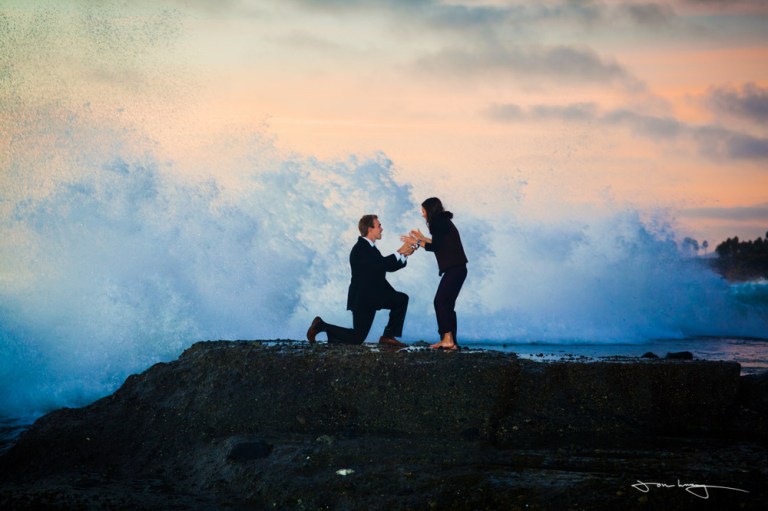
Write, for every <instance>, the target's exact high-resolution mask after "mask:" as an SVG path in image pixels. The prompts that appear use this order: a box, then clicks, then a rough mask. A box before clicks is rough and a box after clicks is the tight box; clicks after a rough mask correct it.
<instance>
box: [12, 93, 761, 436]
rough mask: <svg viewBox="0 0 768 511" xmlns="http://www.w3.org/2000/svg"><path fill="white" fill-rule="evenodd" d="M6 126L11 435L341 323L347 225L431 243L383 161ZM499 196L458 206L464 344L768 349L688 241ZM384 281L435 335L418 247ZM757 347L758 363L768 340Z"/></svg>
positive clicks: (638, 215)
mask: <svg viewBox="0 0 768 511" xmlns="http://www.w3.org/2000/svg"><path fill="white" fill-rule="evenodd" d="M11 128H12V129H11V133H10V136H11V142H10V151H9V152H8V153H7V154H8V155H9V158H8V163H7V166H6V167H5V168H3V169H2V170H3V174H2V176H0V178H1V179H2V187H0V416H3V417H6V418H13V420H19V419H20V420H21V421H22V422H28V421H29V420H30V419H33V418H35V417H38V416H40V415H41V414H43V413H46V412H47V411H50V410H52V409H55V408H58V407H62V406H82V405H84V404H87V403H89V402H92V401H93V400H95V399H97V398H99V397H102V396H104V395H107V394H109V393H111V392H112V391H114V390H115V389H116V388H117V387H118V386H119V385H120V384H122V382H123V381H124V380H125V378H126V377H127V376H128V375H130V374H132V373H136V372H140V371H143V370H145V369H146V368H147V367H149V366H150V365H152V364H154V363H156V362H158V361H167V360H172V359H174V358H176V357H177V356H178V355H179V354H180V353H181V352H182V351H183V350H184V349H185V348H186V347H188V346H189V345H191V344H192V343H194V342H196V341H198V340H206V339H277V338H292V339H302V338H303V337H304V333H305V331H306V328H307V326H308V324H309V321H310V320H311V318H312V317H314V316H315V315H321V316H323V318H324V319H326V320H327V321H332V322H337V323H342V324H345V323H346V324H350V323H351V316H350V314H349V313H348V312H347V311H345V300H346V289H347V286H348V283H349V267H348V253H349V249H350V247H351V246H352V245H353V244H354V242H355V241H356V237H357V232H356V224H357V220H358V219H359V217H360V216H361V215H363V214H365V213H377V214H378V215H379V216H380V219H381V220H382V223H383V225H384V239H382V241H381V242H380V246H381V249H382V251H383V252H385V253H386V252H387V251H392V250H394V249H395V248H396V247H397V246H398V245H399V241H398V236H399V234H401V233H404V232H407V231H408V230H409V229H411V228H413V227H422V228H424V226H423V220H422V219H421V217H420V212H419V206H418V204H419V203H420V201H421V200H422V199H423V197H416V196H415V195H414V192H413V186H412V185H411V184H410V183H409V182H407V180H406V179H405V178H403V177H402V176H401V175H400V174H399V173H398V172H397V171H396V164H395V163H394V162H392V161H390V159H389V158H388V157H387V156H386V155H385V154H373V155H368V156H350V157H349V158H347V159H344V160H327V161H326V160H322V159H318V158H314V157H312V156H307V155H297V154H284V153H282V152H280V151H278V150H276V149H275V147H274V145H273V144H272V142H271V140H270V139H269V137H268V136H265V135H264V134H263V133H250V134H247V135H246V136H244V135H243V134H242V133H240V134H237V135H234V134H233V135H232V136H231V137H227V136H225V135H226V134H223V135H222V140H223V141H222V142H219V143H215V144H211V145H210V147H207V148H206V151H205V154H206V157H205V158H200V159H173V158H170V157H169V156H168V155H169V154H170V153H171V152H169V151H168V150H167V148H163V147H161V146H159V145H158V144H157V143H156V142H154V141H153V140H152V139H151V137H148V136H147V135H146V133H143V132H142V131H141V130H139V129H137V128H136V126H134V125H131V124H130V123H118V122H115V121H114V119H110V120H109V121H105V120H104V119H102V118H101V117H99V116H96V115H94V114H92V113H91V112H90V111H89V110H88V108H85V107H84V108H83V109H82V110H77V111H69V110H64V109H62V108H60V107H58V106H52V107H50V108H47V109H46V108H43V109H39V110H35V111H27V112H26V113H25V117H24V118H23V122H17V123H14V124H13V125H12V127H11ZM454 193H455V196H456V197H460V190H455V191H454ZM509 196H510V197H513V198H512V199H505V200H507V201H508V202H502V203H497V204H494V205H493V207H492V208H489V207H488V205H486V204H477V205H475V206H473V205H472V200H458V199H457V200H456V201H455V202H456V203H458V204H461V205H464V206H463V207H462V208H453V209H454V213H455V214H456V218H455V221H456V224H457V226H458V227H459V229H460V231H461V234H462V238H463V240H464V244H465V247H466V251H467V253H468V256H469V259H470V264H469V277H468V279H467V281H466V284H465V288H464V290H463V291H462V295H461V297H460V301H459V304H458V313H459V317H460V326H459V337H460V339H461V340H462V342H463V343H465V344H466V343H469V344H471V343H477V344H478V345H485V346H491V347H497V348H499V349H504V348H503V347H504V346H505V345H507V346H517V347H520V349H521V352H522V351H524V349H523V347H525V346H529V347H532V348H525V349H531V350H533V351H537V350H539V349H540V346H556V347H557V348H556V349H558V350H559V349H563V350H565V351H570V352H574V350H577V349H581V350H587V346H592V347H593V348H589V349H594V350H595V352H600V351H601V350H604V352H605V353H608V352H616V351H617V350H626V349H629V348H626V347H633V349H634V347H637V348H638V350H639V351H643V350H645V351H649V350H651V349H650V348H649V349H646V348H645V347H643V348H640V346H643V345H644V344H647V343H649V342H651V341H652V340H654V339H667V341H653V342H660V343H662V344H663V346H662V345H659V348H657V349H658V351H660V352H665V351H673V350H672V349H671V348H669V349H668V348H667V346H672V345H673V344H674V343H675V342H677V341H676V340H685V341H682V342H698V341H688V340H690V339H701V338H702V336H705V337H708V338H718V339H744V338H753V339H758V340H759V339H765V338H766V337H768V327H767V325H768V283H766V282H765V281H761V282H752V283H745V284H732V283H728V282H726V281H725V280H723V279H722V278H721V277H719V276H718V275H716V274H715V273H713V272H712V271H711V270H710V269H709V268H708V266H707V265H706V264H704V263H703V261H702V260H701V259H699V258H694V257H691V256H690V254H686V253H685V252H684V250H682V249H681V248H680V246H679V236H678V235H677V234H676V233H675V231H674V229H673V227H671V225H673V224H671V223H669V222H667V221H665V216H664V214H662V213H661V212H653V211H650V212H649V211H638V210H634V209H632V208H630V207H623V206H615V207H613V208H611V209H610V210H608V211H607V212H602V213H600V214H590V213H579V212H573V214H570V215H568V218H563V219H561V220H559V221H550V222H548V223H542V222H536V221H530V220H527V219H526V218H525V216H524V215H521V214H520V211H521V209H520V207H519V206H520V204H519V201H520V200H523V199H514V197H515V194H510V195H509ZM489 211H492V212H489ZM499 211H502V212H503V214H502V215H499ZM390 281H391V282H392V283H393V284H394V286H395V287H396V288H398V289H401V290H403V291H405V292H406V293H408V294H409V295H410V297H411V301H410V307H409V314H408V318H407V321H406V325H405V332H404V340H406V341H413V340H418V339H425V340H435V339H436V337H437V333H436V324H435V320H434V312H433V310H432V297H433V294H434V289H435V288H436V286H437V283H438V275H437V268H436V264H435V261H434V257H433V256H432V255H431V254H425V253H417V254H415V255H414V256H413V257H412V258H411V260H410V262H409V264H408V267H407V268H406V269H404V270H402V271H400V272H397V273H395V274H392V275H391V277H390ZM385 321H386V318H385V317H384V314H379V317H377V319H376V322H375V323H374V326H373V329H372V334H371V336H372V337H373V336H375V335H377V333H378V331H380V330H381V329H382V328H383V325H384V323H385ZM664 343H666V344H664ZM754 346H758V347H759V349H758V350H757V351H755V352H753V353H752V354H751V355H749V357H750V360H754V361H756V362H755V363H763V362H764V361H765V359H766V357H768V354H766V353H765V350H764V349H765V344H764V343H763V344H755V345H754ZM553 349H554V348H553ZM675 350H677V348H675ZM692 351H695V350H692ZM721 352H722V353H723V356H724V357H727V356H729V355H728V353H732V352H728V351H727V350H721ZM717 353H720V352H717ZM659 354H662V355H663V353H659ZM750 363H751V362H750ZM9 420H10V419H9Z"/></svg>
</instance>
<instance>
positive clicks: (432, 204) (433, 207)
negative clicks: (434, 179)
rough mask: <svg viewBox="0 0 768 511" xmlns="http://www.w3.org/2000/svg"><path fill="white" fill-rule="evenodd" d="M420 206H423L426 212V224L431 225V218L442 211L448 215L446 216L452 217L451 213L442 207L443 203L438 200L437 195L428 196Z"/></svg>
mask: <svg viewBox="0 0 768 511" xmlns="http://www.w3.org/2000/svg"><path fill="white" fill-rule="evenodd" d="M421 207H422V208H424V211H426V212H427V225H432V220H434V219H435V217H436V216H437V215H439V214H440V213H443V212H445V213H447V214H448V215H449V216H448V218H452V217H453V214H452V213H450V212H448V211H445V209H444V208H443V203H442V202H440V199H438V198H437V197H430V198H429V199H427V200H425V201H424V202H422V203H421Z"/></svg>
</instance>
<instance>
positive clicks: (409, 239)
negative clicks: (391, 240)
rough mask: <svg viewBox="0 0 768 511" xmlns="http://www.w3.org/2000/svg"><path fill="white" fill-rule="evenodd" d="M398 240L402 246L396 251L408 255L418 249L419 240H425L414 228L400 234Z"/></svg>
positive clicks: (426, 239)
mask: <svg viewBox="0 0 768 511" xmlns="http://www.w3.org/2000/svg"><path fill="white" fill-rule="evenodd" d="M400 241H402V242H403V246H402V247H400V248H399V249H398V250H397V251H398V252H399V253H401V254H403V255H406V256H409V255H411V254H413V253H414V252H416V251H417V250H418V249H419V242H420V241H423V242H427V241H428V238H426V237H425V236H424V235H423V234H422V233H421V231H420V230H419V229H414V230H412V231H411V232H409V233H408V234H404V235H402V236H400Z"/></svg>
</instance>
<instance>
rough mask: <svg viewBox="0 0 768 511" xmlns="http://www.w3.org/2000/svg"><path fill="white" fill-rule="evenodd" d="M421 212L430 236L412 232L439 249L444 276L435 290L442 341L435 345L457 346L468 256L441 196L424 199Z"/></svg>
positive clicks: (421, 243)
mask: <svg viewBox="0 0 768 511" xmlns="http://www.w3.org/2000/svg"><path fill="white" fill-rule="evenodd" d="M421 215H422V216H423V217H424V219H425V220H426V221H427V226H428V227H429V233H430V234H431V235H432V238H431V239H430V238H427V237H426V236H424V235H423V234H422V233H421V230H419V229H416V230H414V231H411V233H410V236H411V237H412V238H415V239H416V241H417V242H418V245H419V246H420V247H424V249H425V250H427V251H429V252H434V253H435V258H436V259H437V268H438V270H439V274H440V275H441V276H442V278H441V279H440V285H438V286H437V293H435V301H434V304H435V315H436V316H437V330H438V332H439V333H440V342H438V343H435V344H432V345H431V347H432V348H437V349H445V350H455V349H457V347H458V346H457V344H456V310H455V308H456V299H457V298H458V296H459V291H461V286H462V285H463V284H464V279H466V278H467V256H466V255H465V254H464V247H463V245H462V244H461V236H459V231H458V229H456V226H455V225H453V222H452V221H451V219H452V218H453V213H451V212H450V211H445V209H444V208H443V203H442V202H440V199H438V198H437V197H430V198H429V199H427V200H425V201H424V202H422V203H421Z"/></svg>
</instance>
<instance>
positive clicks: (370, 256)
mask: <svg viewBox="0 0 768 511" xmlns="http://www.w3.org/2000/svg"><path fill="white" fill-rule="evenodd" d="M405 264H406V263H404V262H403V263H401V262H400V261H398V259H397V257H396V256H395V254H391V255H388V256H387V257H384V256H383V255H381V252H379V249H378V248H376V247H375V246H372V245H371V244H370V243H369V242H368V240H366V239H365V238H363V237H362V236H361V237H359V238H358V240H357V243H356V244H355V246H354V247H352V251H351V252H350V253H349V265H350V266H351V267H352V282H351V283H350V284H349V294H348V295H347V310H351V311H357V310H363V309H368V310H379V309H382V308H383V307H382V306H381V304H382V303H387V302H388V300H389V298H390V297H391V296H392V295H393V294H395V293H397V291H395V288H393V287H392V285H391V284H390V283H389V282H387V272H390V271H397V270H399V269H400V268H403V267H405Z"/></svg>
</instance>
